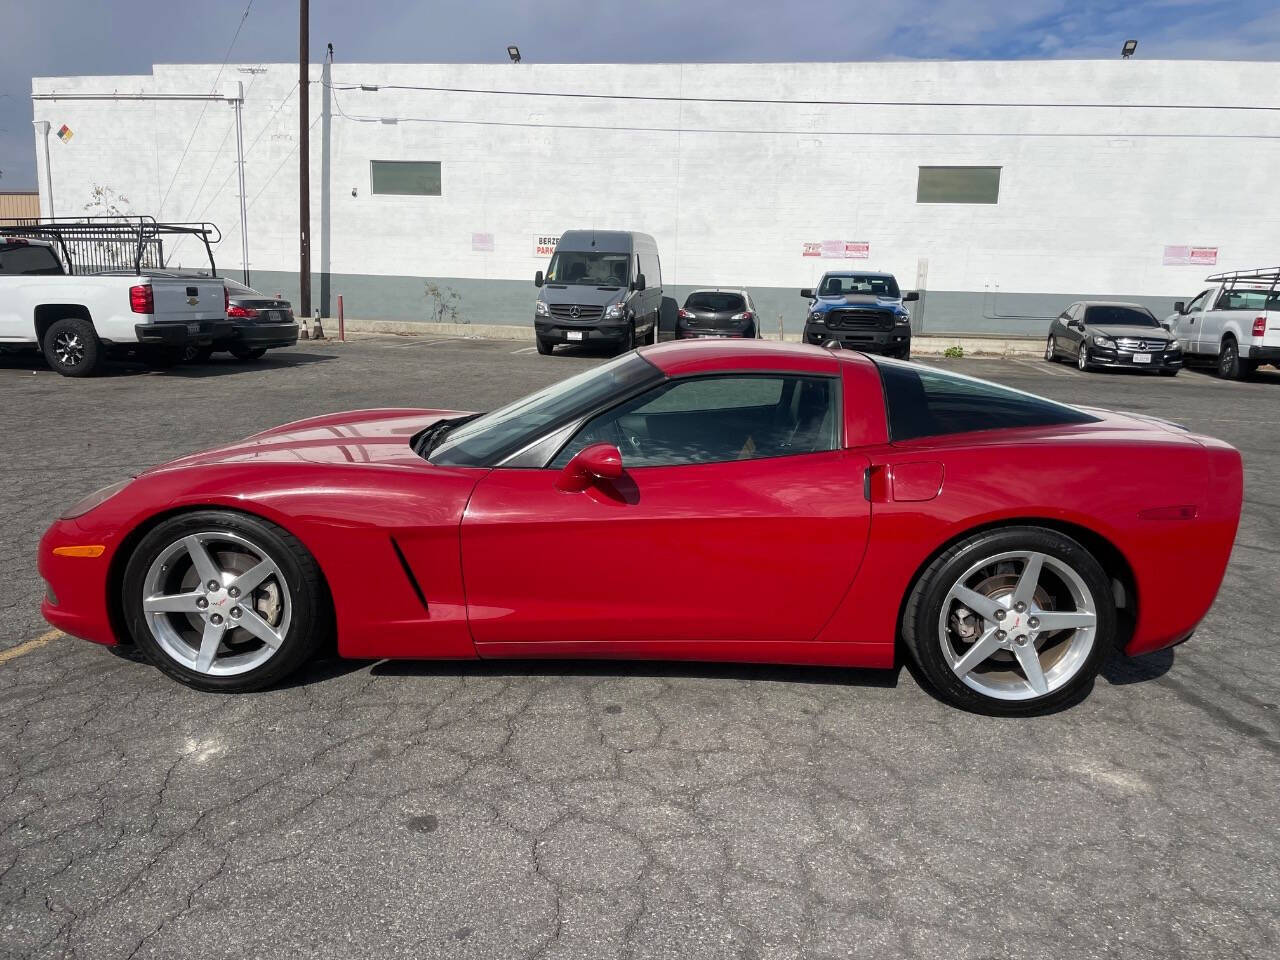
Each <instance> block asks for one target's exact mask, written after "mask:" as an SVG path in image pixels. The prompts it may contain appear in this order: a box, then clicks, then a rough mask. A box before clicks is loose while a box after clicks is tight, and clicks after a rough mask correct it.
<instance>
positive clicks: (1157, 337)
mask: <svg viewBox="0 0 1280 960" xmlns="http://www.w3.org/2000/svg"><path fill="white" fill-rule="evenodd" d="M1085 326H1086V327H1087V328H1088V330H1089V332H1090V333H1100V334H1102V336H1104V337H1136V338H1138V339H1139V340H1149V341H1151V342H1152V343H1165V342H1167V341H1169V340H1171V339H1173V334H1171V333H1170V332H1169V331H1168V330H1165V329H1163V328H1157V327H1137V326H1129V325H1128V324H1124V323H1089V324H1086V325H1085Z"/></svg>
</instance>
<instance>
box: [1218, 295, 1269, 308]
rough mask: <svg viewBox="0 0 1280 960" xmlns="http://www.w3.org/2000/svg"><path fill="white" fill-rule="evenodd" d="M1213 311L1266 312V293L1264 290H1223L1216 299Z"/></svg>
mask: <svg viewBox="0 0 1280 960" xmlns="http://www.w3.org/2000/svg"><path fill="white" fill-rule="evenodd" d="M1213 309H1215V310H1266V309H1267V291H1265V290H1223V291H1222V296H1220V297H1218V302H1217V304H1215V305H1214V308H1213Z"/></svg>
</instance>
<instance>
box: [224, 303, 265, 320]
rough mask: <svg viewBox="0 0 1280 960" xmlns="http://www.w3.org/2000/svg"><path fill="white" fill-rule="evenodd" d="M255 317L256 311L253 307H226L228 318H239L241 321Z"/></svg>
mask: <svg viewBox="0 0 1280 960" xmlns="http://www.w3.org/2000/svg"><path fill="white" fill-rule="evenodd" d="M257 315H258V311H257V310H255V309H253V307H241V306H233V307H227V316H228V317H240V318H241V319H244V320H252V319H253V318H254V317H256V316H257Z"/></svg>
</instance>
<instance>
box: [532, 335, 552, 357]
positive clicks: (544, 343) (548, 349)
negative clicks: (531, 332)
mask: <svg viewBox="0 0 1280 960" xmlns="http://www.w3.org/2000/svg"><path fill="white" fill-rule="evenodd" d="M534 339H535V340H536V341H537V342H538V353H540V354H542V355H543V356H544V357H549V356H551V354H553V353H555V352H556V345H555V344H554V343H552V342H551V341H550V340H548V339H546V338H545V337H539V336H536V335H535V336H534Z"/></svg>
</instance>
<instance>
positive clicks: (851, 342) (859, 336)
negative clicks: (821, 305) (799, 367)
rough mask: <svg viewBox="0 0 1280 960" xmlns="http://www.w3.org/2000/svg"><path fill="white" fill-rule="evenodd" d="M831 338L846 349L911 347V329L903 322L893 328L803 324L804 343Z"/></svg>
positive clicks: (893, 350)
mask: <svg viewBox="0 0 1280 960" xmlns="http://www.w3.org/2000/svg"><path fill="white" fill-rule="evenodd" d="M832 340H835V341H837V342H838V343H839V344H840V345H841V346H842V347H845V348H846V349H849V350H861V351H862V352H864V353H899V352H901V351H903V350H907V349H909V348H910V347H911V329H910V328H909V327H907V326H906V325H905V324H904V325H903V326H902V327H901V328H897V327H895V328H894V329H893V330H840V329H833V328H831V327H828V326H826V325H825V324H823V325H822V326H819V325H818V324H815V323H806V324H805V326H804V342H805V343H816V344H819V345H821V344H824V343H829V342H830V341H832Z"/></svg>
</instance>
